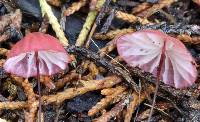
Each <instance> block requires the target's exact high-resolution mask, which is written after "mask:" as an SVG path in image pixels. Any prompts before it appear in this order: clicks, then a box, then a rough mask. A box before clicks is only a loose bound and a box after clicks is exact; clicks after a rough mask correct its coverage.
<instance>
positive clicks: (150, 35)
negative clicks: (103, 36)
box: [115, 30, 197, 88]
mask: <svg viewBox="0 0 200 122" xmlns="http://www.w3.org/2000/svg"><path fill="white" fill-rule="evenodd" d="M115 41H116V43H117V50H118V53H119V55H120V56H121V57H122V58H123V59H124V60H125V61H126V62H127V63H128V64H129V65H130V66H133V67H136V66H138V67H140V68H141V69H143V70H145V71H147V72H151V73H153V75H154V76H156V75H157V71H158V66H159V64H160V61H161V55H162V54H163V55H164V57H163V61H164V63H163V65H162V68H161V71H160V73H159V74H160V79H161V80H162V81H163V82H164V83H165V84H168V85H171V86H174V87H176V88H183V87H188V86H190V85H192V84H193V83H194V82H195V80H196V78H197V69H196V65H195V61H194V59H193V57H192V56H191V54H190V53H189V52H188V50H187V49H186V47H185V46H184V44H183V43H182V42H180V41H179V40H177V39H176V38H173V37H170V36H168V35H167V34H165V33H163V32H161V31H157V30H143V31H138V32H135V33H129V34H125V35H122V36H120V37H118V38H116V39H115Z"/></svg>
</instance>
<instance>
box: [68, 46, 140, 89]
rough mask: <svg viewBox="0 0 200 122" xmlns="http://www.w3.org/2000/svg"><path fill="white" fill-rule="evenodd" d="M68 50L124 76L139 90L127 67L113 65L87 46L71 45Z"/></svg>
mask: <svg viewBox="0 0 200 122" xmlns="http://www.w3.org/2000/svg"><path fill="white" fill-rule="evenodd" d="M67 51H68V52H69V53H73V54H75V55H77V58H80V59H84V58H86V59H87V60H91V61H93V62H95V64H98V65H101V66H102V67H104V68H106V69H107V70H109V71H111V72H112V73H114V74H117V75H120V76H122V77H123V78H124V79H125V81H126V82H127V83H128V84H129V85H131V87H133V88H134V90H135V91H138V89H139V88H138V86H137V84H136V83H135V82H134V81H133V79H132V78H131V76H130V74H129V72H128V71H127V69H122V68H121V67H118V66H115V65H112V64H111V63H110V62H109V61H108V60H107V59H105V58H102V57H100V56H99V55H97V54H95V53H94V52H92V51H89V50H87V49H85V48H80V47H75V46H70V47H68V48H67Z"/></svg>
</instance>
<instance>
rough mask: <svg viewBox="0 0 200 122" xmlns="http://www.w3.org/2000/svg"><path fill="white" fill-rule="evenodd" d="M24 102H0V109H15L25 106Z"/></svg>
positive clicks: (26, 105)
mask: <svg viewBox="0 0 200 122" xmlns="http://www.w3.org/2000/svg"><path fill="white" fill-rule="evenodd" d="M27 107H28V104H27V103H26V102H0V109H1V110H2V109H7V110H15V109H24V108H27Z"/></svg>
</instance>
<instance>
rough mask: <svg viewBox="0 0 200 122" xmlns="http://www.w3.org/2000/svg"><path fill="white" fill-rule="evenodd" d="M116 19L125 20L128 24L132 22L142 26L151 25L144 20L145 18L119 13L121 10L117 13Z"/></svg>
mask: <svg viewBox="0 0 200 122" xmlns="http://www.w3.org/2000/svg"><path fill="white" fill-rule="evenodd" d="M116 18H118V19H121V20H124V21H126V22H130V23H135V22H140V23H141V24H142V25H145V24H150V23H151V22H149V21H148V20H147V19H143V18H140V17H137V16H134V15H132V14H128V13H125V12H122V11H119V10H118V11H116Z"/></svg>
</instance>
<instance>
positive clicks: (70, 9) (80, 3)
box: [63, 0, 87, 16]
mask: <svg viewBox="0 0 200 122" xmlns="http://www.w3.org/2000/svg"><path fill="white" fill-rule="evenodd" d="M86 3H87V0H80V1H78V2H74V3H72V5H71V6H70V7H68V8H67V9H65V10H64V11H63V15H64V16H70V15H72V14H73V13H75V12H76V11H78V10H79V9H80V8H81V7H83V6H85V5H86Z"/></svg>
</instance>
